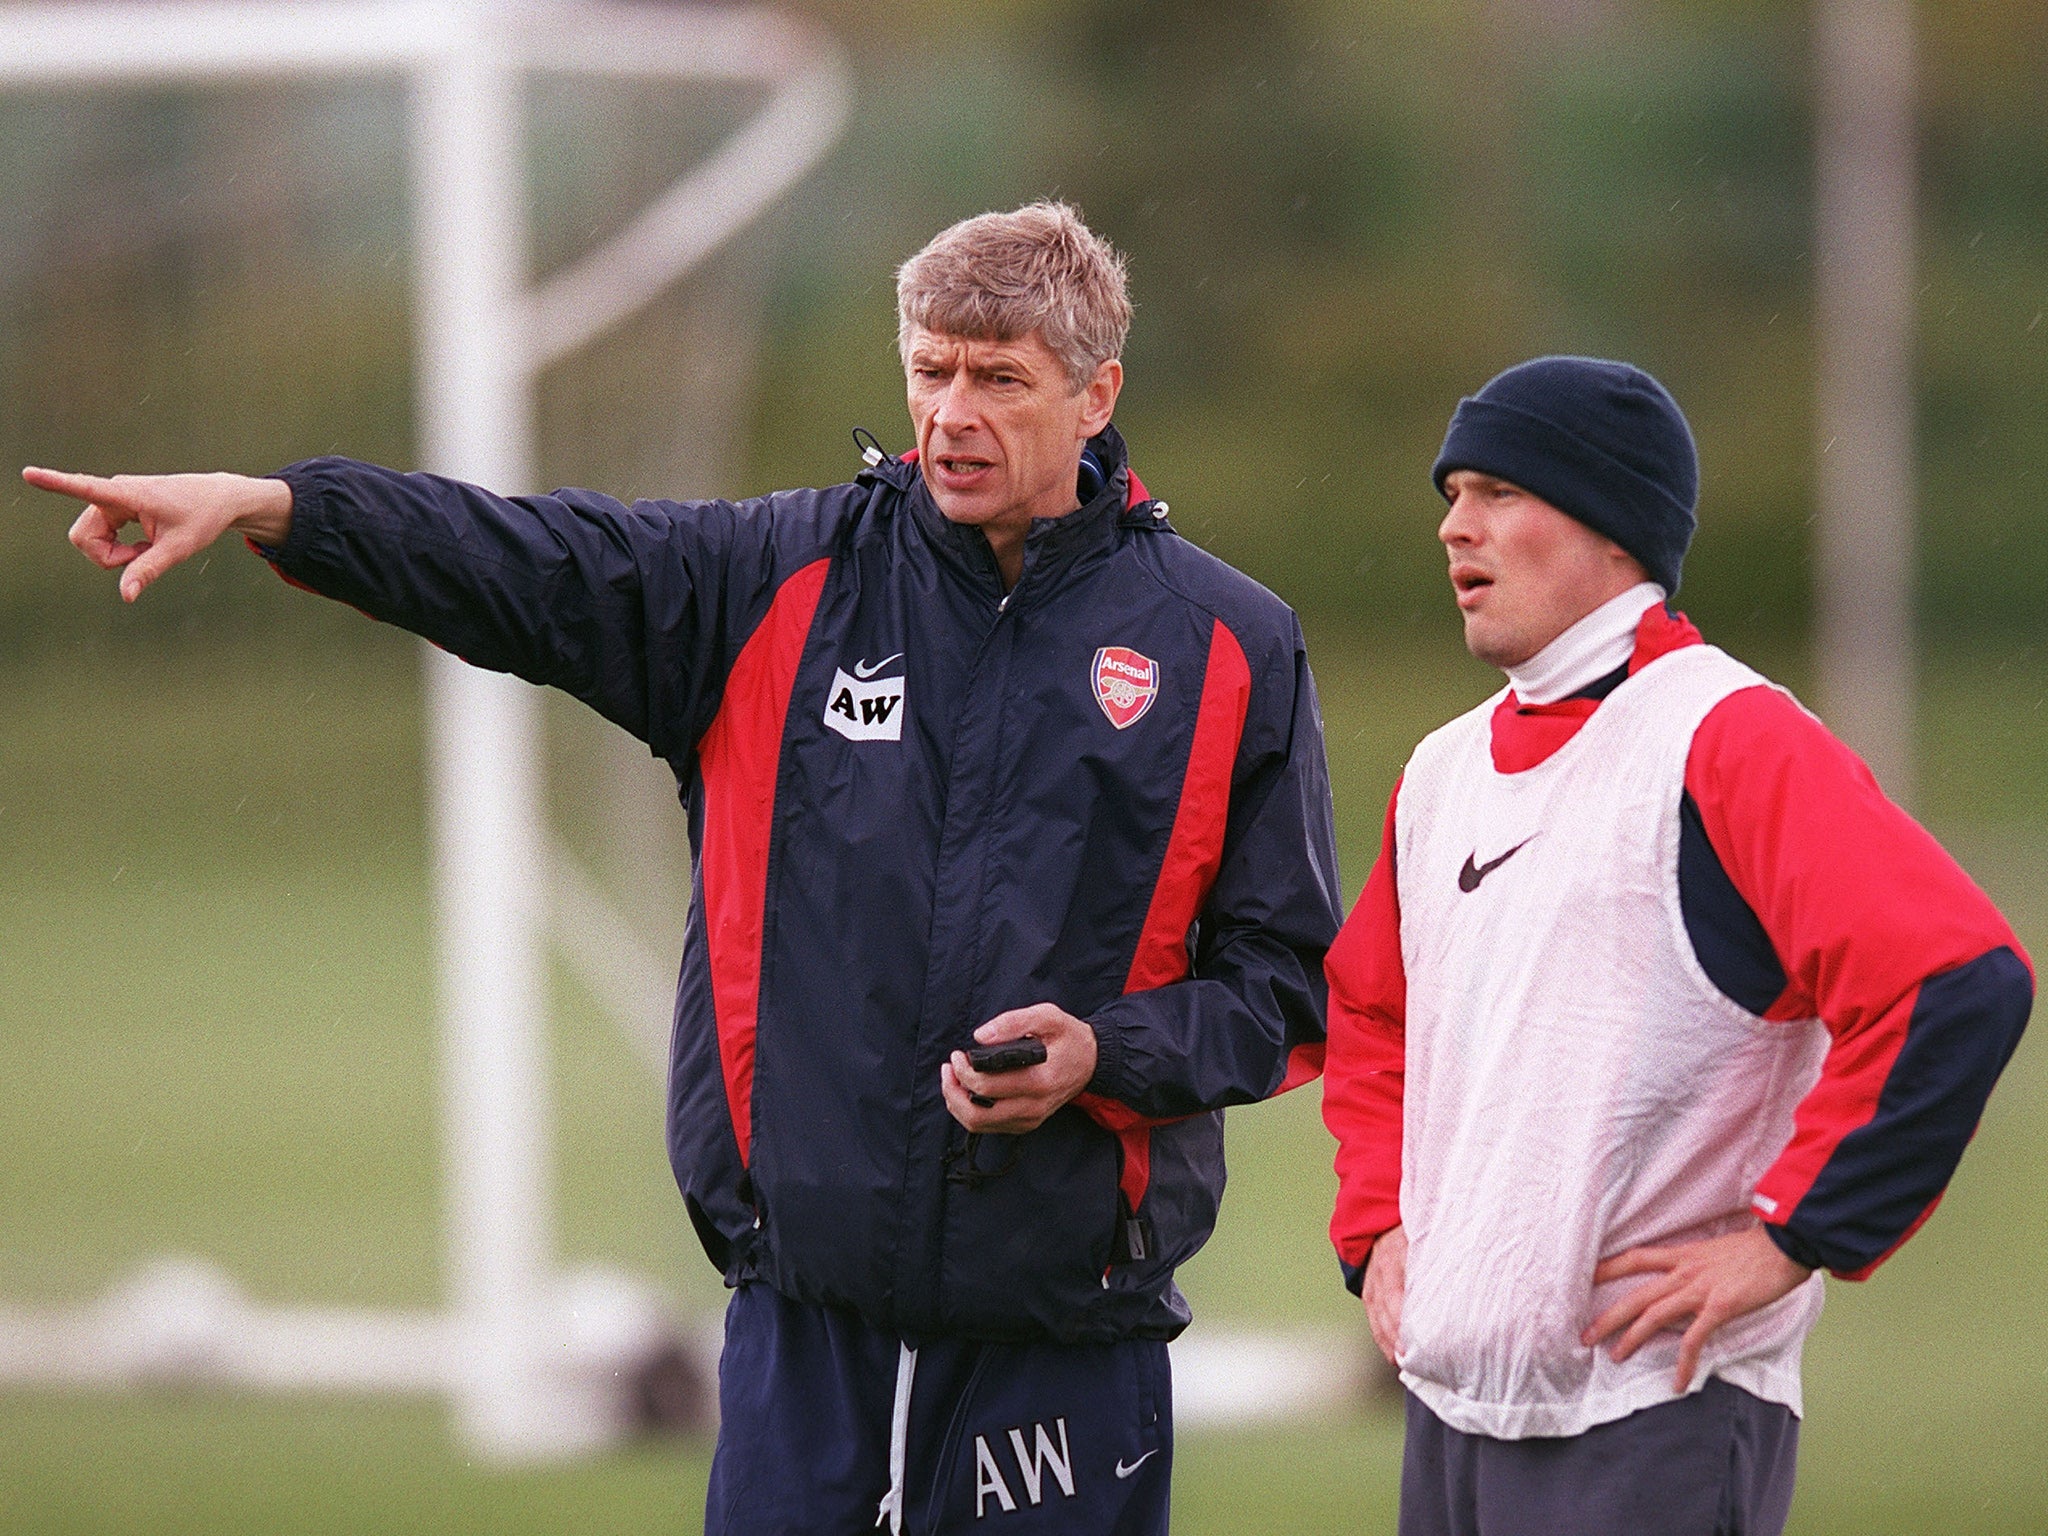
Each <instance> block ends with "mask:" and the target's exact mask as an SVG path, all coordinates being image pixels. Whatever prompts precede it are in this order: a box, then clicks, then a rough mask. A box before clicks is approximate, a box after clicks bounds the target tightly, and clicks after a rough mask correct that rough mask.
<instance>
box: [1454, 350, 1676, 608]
mask: <svg viewBox="0 0 2048 1536" xmlns="http://www.w3.org/2000/svg"><path fill="white" fill-rule="evenodd" d="M1455 469H1471V470H1477V471H1478V472H1479V473H1480V474H1483V475H1493V476H1496V477H1497V478H1499V479H1502V480H1506V481H1509V482H1511V483H1513V484H1515V485H1518V486H1520V487H1521V488H1522V489H1523V490H1525V491H1530V492H1533V493H1534V494H1535V495H1538V496H1541V497H1542V498H1543V499H1544V500H1545V501H1547V502H1549V503H1550V504H1551V505H1552V506H1554V507H1556V508H1557V509H1558V511H1560V512H1564V513H1568V514H1570V515H1571V516H1572V517H1574V518H1576V519H1578V521H1580V522H1582V523H1584V524H1585V525H1586V526H1587V527H1588V528H1591V529H1592V530H1593V531H1594V532H1596V533H1601V534H1605V535H1606V536H1607V537H1608V538H1610V539H1612V540H1614V542H1615V543H1617V544H1619V545H1620V546H1621V547H1622V548H1623V549H1625V550H1627V551H1628V552H1629V553H1630V554H1631V555H1634V556H1635V557H1636V559H1637V560H1639V561H1641V562H1642V566H1643V569H1644V570H1646V571H1648V572H1649V573H1650V579H1651V580H1652V581H1654V582H1656V583H1657V584H1658V585H1659V586H1661V587H1662V588H1663V589H1664V590H1665V592H1666V593H1672V592H1676V591H1677V590H1678V575H1679V568H1680V567H1681V566H1683V565H1684V563H1685V551H1686V546H1688V545H1689V544H1691V543H1692V533H1693V527H1694V524H1695V519H1694V516H1693V509H1694V507H1695V506H1696V505H1697V504H1698V502H1699V491H1700V468H1699V455H1698V453H1697V451H1696V450H1695V449H1694V447H1693V442H1692V429H1691V428H1690V427H1688V426H1687V425H1686V424H1685V414H1684V412H1682V411H1680V410H1679V408H1678V402H1677V401H1676V400H1673V399H1672V398H1671V395H1670V392H1669V391H1667V390H1666V389H1665V388H1664V386H1663V385H1662V384H1659V383H1658V382H1657V381H1656V380H1655V379H1653V378H1651V377H1650V376H1649V375H1648V374H1647V373H1645V372H1643V370H1642V369H1640V368H1635V367H1631V366H1630V365H1629V364H1627V363H1611V362H1606V361H1603V360H1602V359H1600V358H1595V357H1539V358H1536V359H1534V360H1533V361H1530V362H1526V363H1518V364H1516V366H1514V367H1513V368H1510V369H1508V370H1507V372H1505V373H1501V374H1496V375H1495V376H1494V377H1493V378H1491V379H1489V380H1488V381H1487V382H1486V386H1485V387H1484V388H1483V389H1481V390H1480V391H1479V393H1478V394H1476V395H1471V396H1469V397H1467V398H1466V399H1464V400H1461V401H1459V402H1458V409H1457V413H1456V414H1455V415H1453V416H1452V417H1451V426H1450V430H1449V431H1448V432H1446V433H1445V434H1444V446H1443V449H1442V451H1441V452H1439V453H1438V454H1437V456H1436V465H1435V467H1434V468H1432V469H1431V470H1430V478H1431V479H1433V480H1434V481H1435V482H1436V488H1437V489H1438V490H1439V491H1441V490H1443V488H1444V477H1445V476H1447V475H1449V474H1450V473H1451V471H1452V470H1455Z"/></svg>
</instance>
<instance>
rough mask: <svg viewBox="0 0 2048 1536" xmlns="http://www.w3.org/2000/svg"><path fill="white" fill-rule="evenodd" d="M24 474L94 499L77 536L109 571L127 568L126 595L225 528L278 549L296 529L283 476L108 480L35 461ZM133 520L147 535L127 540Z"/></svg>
mask: <svg viewBox="0 0 2048 1536" xmlns="http://www.w3.org/2000/svg"><path fill="white" fill-rule="evenodd" d="M21 478H22V479H24V480H26V481H27V482H28V483H29V484H30V485H33V486H35V487H36V488H37V489H39V490H45V491H55V492H56V493H57V494H58V495H60V496H71V497H75V498H76V499H77V500H79V501H82V502H85V503H86V508H85V510H84V511H83V512H81V513H79V514H78V521H77V522H75V523H73V524H72V525H71V542H72V543H73V544H75V545H77V546H78V549H79V551H80V552H81V553H83V554H84V556H85V557H86V559H88V560H90V561H91V562H92V563H93V564H94V565H97V566H98V567H99V568H100V569H101V570H105V571H119V572H120V573H121V596H122V598H123V599H124V600H126V601H128V602H131V603H132V602H134V601H135V599H136V598H138V597H140V596H142V591H143V588H145V587H147V586H148V585H149V584H150V583H151V582H153V581H155V580H156V579H157V577H159V576H161V575H163V573H164V572H165V571H168V570H169V569H170V568H171V567H172V566H174V565H176V564H178V563H179V562H180V561H183V560H189V559H191V558H192V556H194V555H196V554H198V553H199V552H200V551H201V550H202V549H205V548H206V547H207V546H208V545H210V544H212V543H213V542H214V540H216V539H218V538H219V537H220V536H221V535H222V534H224V533H240V534H245V535H247V536H248V537H249V538H252V539H254V540H255V541H256V542H257V543H259V544H263V545H267V546H269V547H270V548H273V549H275V548H276V547H277V546H279V545H281V544H283V543H284V541H285V537H286V535H287V534H289V533H290V532H291V526H292V491H291V487H290V486H288V485H286V484H285V483H284V482H283V481H282V480H256V479H251V478H250V477H249V476H247V475H227V474H216V475H115V476H114V477H113V478H111V479H107V478H104V477H102V476H100V475H74V474H67V473H65V472H64V471H62V470H56V469H37V468H35V467H34V466H31V467H29V468H27V469H24V470H23V471H22V472H21ZM130 523H140V524H141V525H142V537H141V539H140V540H138V541H137V542H135V543H133V544H126V543H123V542H122V540H121V530H122V529H124V528H126V527H127V526H128V525H129V524H130Z"/></svg>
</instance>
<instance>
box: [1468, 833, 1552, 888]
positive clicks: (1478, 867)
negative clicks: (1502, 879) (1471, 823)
mask: <svg viewBox="0 0 2048 1536" xmlns="http://www.w3.org/2000/svg"><path fill="white" fill-rule="evenodd" d="M1535 838H1536V834H1535V833H1534V832H1531V833H1530V834H1529V835H1528V836H1527V837H1525V838H1523V839H1522V840H1521V841H1520V842H1519V843H1517V844H1515V846H1514V847H1512V848H1510V849H1509V850H1508V851H1507V852H1506V853H1504V854H1502V855H1501V856H1500V857H1499V858H1497V859H1488V860H1487V861H1486V862H1485V863H1484V864H1474V863H1473V862H1472V861H1473V859H1475V858H1476V857H1478V855H1477V854H1472V853H1468V854H1466V855H1465V867H1464V868H1463V869H1461V870H1459V871H1458V889H1459V890H1461V891H1464V892H1465V893H1467V894H1468V895H1469V894H1470V893H1471V892H1473V891H1476V890H1478V889H1479V882H1480V881H1482V880H1484V879H1485V878H1486V877H1487V876H1488V875H1490V874H1492V873H1493V872H1494V871H1495V870H1496V869H1499V868H1500V867H1501V865H1503V864H1505V863H1507V861H1508V860H1509V859H1512V858H1513V857H1514V856H1515V855H1516V854H1518V853H1520V852H1521V851H1522V850H1523V849H1524V848H1526V847H1528V846H1529V844H1530V843H1531V842H1533V841H1535Z"/></svg>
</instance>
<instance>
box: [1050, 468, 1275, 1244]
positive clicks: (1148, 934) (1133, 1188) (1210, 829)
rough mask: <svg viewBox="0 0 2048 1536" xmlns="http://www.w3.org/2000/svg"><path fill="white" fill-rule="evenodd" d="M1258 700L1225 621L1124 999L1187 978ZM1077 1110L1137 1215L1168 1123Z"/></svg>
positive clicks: (1215, 637)
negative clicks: (1107, 1148)
mask: <svg viewBox="0 0 2048 1536" xmlns="http://www.w3.org/2000/svg"><path fill="white" fill-rule="evenodd" d="M1135 483H1136V477H1135V476H1134V477H1133V484H1134V485H1135ZM1251 698H1252V673H1251V667H1250V665H1249V664H1248V663H1247V662H1246V661H1245V657H1244V648H1243V647H1242V646H1240V645H1239V644H1238V643H1237V636H1235V635H1233V634H1232V633H1231V632H1230V631H1229V630H1228V629H1227V628H1225V627H1224V624H1223V621H1222V620H1221V619H1218V620H1216V621H1215V625H1214V628H1213V629H1212V630H1211V631H1210V638H1209V665H1208V668H1207V670H1206V672H1205V673H1204V674H1203V677H1202V702H1201V705H1200V707H1199V709H1198V710H1197V712H1196V715H1195V735H1194V741H1193V744H1192V745H1191V746H1190V748H1189V750H1188V766H1187V772H1186V774H1185V775H1184V776H1183V777H1182V779H1181V786H1180V804H1179V805H1178V807H1177V808H1176V809H1175V811H1174V814H1173V832H1172V833H1171V835H1170V836H1169V837H1168V838H1167V842H1166V857H1165V858H1164V859H1163V860H1161V861H1160V865H1159V878H1158V879H1157V880H1156V881H1154V882H1153V886H1152V900H1151V902H1150V903H1149V904H1148V905H1147V907H1146V910H1145V926H1144V928H1143V929H1142V930H1141V931H1140V932H1139V935H1138V947H1137V951H1136V953H1135V954H1133V955H1132V957H1131V969H1130V973H1129V974H1128V975H1127V976H1126V977H1125V978H1124V991H1125V992H1142V991H1145V990H1147V989H1149V988H1152V987H1163V986H1166V985H1168V984H1169V983H1171V982H1176V981H1181V980H1184V979H1185V978H1186V977H1187V975H1188V930H1189V929H1190V928H1192V927H1194V925H1195V919H1196V918H1197V917H1199V916H1200V915H1201V911H1202V903H1203V902H1205V901H1207V900H1208V899H1209V888H1210V887H1211V886H1212V885H1214V884H1215V883H1216V871H1217V870H1218V869H1220V868H1221V867H1222V865H1223V834H1224V831H1225V828H1226V827H1227V825H1228V823H1229V820H1230V781H1231V776H1232V774H1233V773H1234V772H1235V770H1236V767H1237V748H1238V743H1239V741H1241V740H1242V739H1243V736H1244V718H1245V711H1246V710H1247V709H1248V708H1250V706H1251ZM1306 1049H1307V1048H1306V1047H1304V1048H1302V1049H1301V1050H1297V1051H1296V1052H1295V1055H1297V1056H1299V1055H1301V1054H1302V1050H1306ZM1288 1066H1289V1072H1288V1076H1289V1077H1290V1078H1291V1077H1292V1076H1293V1075H1294V1062H1293V1061H1292V1060H1290V1061H1289V1063H1288ZM1314 1075H1315V1074H1314V1073H1313V1072H1310V1073H1308V1076H1310V1077H1313V1076H1314ZM1075 1103H1076V1104H1077V1105H1079V1107H1080V1108H1081V1109H1083V1110H1085V1111H1086V1112H1087V1113H1088V1114H1089V1115H1090V1116H1092V1117H1093V1118H1094V1120H1095V1121H1096V1123H1097V1124H1098V1125H1102V1126H1104V1127H1106V1128H1108V1129H1109V1130H1112V1131H1114V1132H1116V1134H1117V1138H1118V1140H1120V1141H1121V1142H1122V1143H1123V1154H1124V1163H1123V1175H1122V1177H1121V1178H1120V1179H1119V1180H1118V1187H1119V1188H1121V1189H1122V1190H1123V1192H1124V1199H1125V1200H1127V1201H1128V1202H1129V1203H1130V1207H1131V1209H1132V1210H1133V1211H1135V1210H1137V1208H1138V1202H1139V1201H1141V1200H1143V1199H1144V1198H1145V1188H1146V1186H1147V1185H1148V1184H1150V1183H1151V1181H1152V1127H1153V1126H1155V1125H1163V1124H1165V1123H1166V1122H1164V1121H1161V1120H1152V1119H1147V1118H1146V1117H1145V1116H1143V1115H1140V1114H1139V1113H1138V1112H1137V1111H1136V1110H1133V1109H1131V1108H1130V1107H1129V1106H1128V1105H1124V1104H1119V1103H1118V1102H1117V1101H1116V1100H1114V1099H1109V1098H1104V1097H1102V1096H1101V1095H1100V1094H1093V1093H1084V1094H1082V1095H1081V1096H1080V1097H1079V1098H1078V1099H1076V1100H1075Z"/></svg>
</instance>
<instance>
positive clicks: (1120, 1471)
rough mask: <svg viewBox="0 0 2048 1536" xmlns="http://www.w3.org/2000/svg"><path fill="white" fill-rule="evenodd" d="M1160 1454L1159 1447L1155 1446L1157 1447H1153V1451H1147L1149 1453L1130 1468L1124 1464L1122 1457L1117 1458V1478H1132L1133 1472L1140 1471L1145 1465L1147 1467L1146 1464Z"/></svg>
mask: <svg viewBox="0 0 2048 1536" xmlns="http://www.w3.org/2000/svg"><path fill="white" fill-rule="evenodd" d="M1158 1454H1159V1447H1158V1446H1156V1445H1155V1446H1153V1447H1152V1449H1151V1450H1149V1451H1147V1452H1146V1453H1145V1454H1144V1455H1142V1456H1140V1457H1139V1458H1138V1459H1137V1460H1136V1461H1134V1462H1132V1463H1131V1464H1130V1465H1129V1466H1128V1467H1127V1466H1125V1465H1124V1462H1123V1458H1122V1457H1121V1456H1119V1457H1118V1458H1117V1462H1116V1475H1117V1476H1118V1477H1119V1478H1125V1477H1129V1476H1130V1475H1131V1474H1132V1473H1133V1472H1135V1471H1137V1470H1138V1468H1140V1467H1142V1466H1143V1465H1145V1463H1146V1462H1148V1461H1150V1460H1151V1459H1152V1458H1153V1457H1154V1456H1157V1455H1158Z"/></svg>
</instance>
